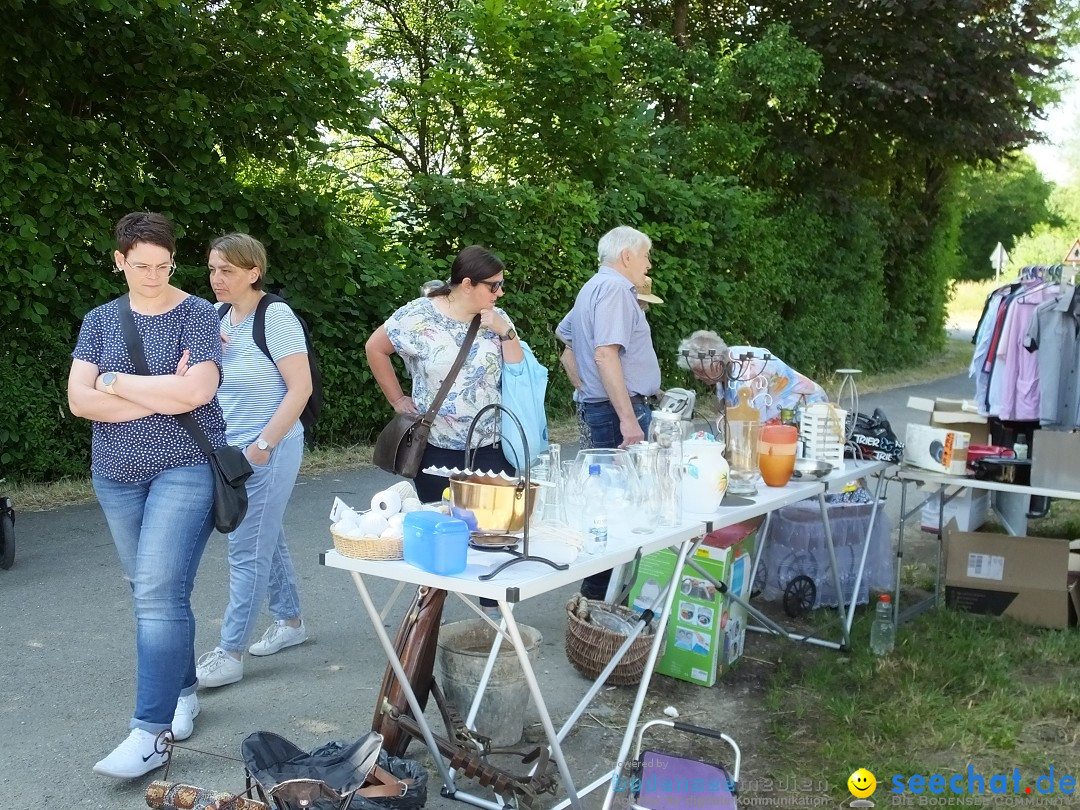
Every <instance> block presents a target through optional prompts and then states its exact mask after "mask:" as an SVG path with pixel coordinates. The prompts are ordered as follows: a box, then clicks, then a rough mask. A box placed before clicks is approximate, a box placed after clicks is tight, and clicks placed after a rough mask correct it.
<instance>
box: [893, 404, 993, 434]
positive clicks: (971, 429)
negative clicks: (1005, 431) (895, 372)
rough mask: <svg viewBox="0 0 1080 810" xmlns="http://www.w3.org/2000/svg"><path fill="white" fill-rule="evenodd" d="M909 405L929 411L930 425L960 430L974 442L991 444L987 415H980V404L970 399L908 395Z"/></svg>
mask: <svg viewBox="0 0 1080 810" xmlns="http://www.w3.org/2000/svg"><path fill="white" fill-rule="evenodd" d="M907 406H908V407H909V408H911V409H912V410H915V411H924V412H926V413H929V414H930V420H929V424H930V427H936V428H941V429H942V430H960V431H963V432H964V433H967V434H968V435H969V436H971V443H972V444H991V442H990V428H989V426H988V425H987V421H986V417H985V416H980V415H979V408H978V406H977V405H976V404H975V403H974V402H972V401H971V400H970V399H945V398H944V397H937V398H936V399H927V398H926V397H908V401H907Z"/></svg>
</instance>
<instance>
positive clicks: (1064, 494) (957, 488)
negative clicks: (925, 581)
mask: <svg viewBox="0 0 1080 810" xmlns="http://www.w3.org/2000/svg"><path fill="white" fill-rule="evenodd" d="M893 477H895V478H896V479H897V480H898V481H899V482H900V523H899V529H898V536H897V542H896V589H895V593H894V595H893V615H894V617H895V620H896V623H897V624H899V623H900V622H905V621H907V620H908V619H911V618H914V617H915V616H917V615H919V614H920V613H922V612H923V611H925V610H927V609H929V608H931V607H936V606H937V604H938V598H939V594H940V593H941V575H942V573H943V571H942V568H943V565H942V556H943V552H944V549H943V540H944V531H945V529H944V526H942V523H944V520H945V505H946V504H947V503H948V502H949V501H951V500H952V499H953V498H955V497H956V496H957V495H959V494H961V493H962V492H963V491H964V490H966V489H974V490H983V491H988V492H990V493H991V494H992V495H994V496H995V499H994V500H993V508H994V512H995V513H997V515H998V517H1000V518H1001V522H1002V524H1003V525H1004V526H1005V531H1006V533H1007V534H1010V535H1012V536H1013V537H1021V536H1023V535H1024V534H1026V532H1027V519H1026V516H1025V513H1026V511H1027V504H1028V501H1029V500H1030V498H1029V496H1032V495H1042V496H1044V497H1047V498H1063V499H1066V500H1073V501H1076V500H1080V492H1077V491H1075V490H1067V489H1049V488H1047V487H1032V486H1027V485H1021V484H1002V483H1000V482H998V481H981V480H979V479H976V478H967V477H965V476H961V475H945V474H944V473H936V472H931V471H930V470H924V469H921V468H918V467H907V466H903V467H898V468H897V469H896V471H895V474H894V476H893ZM909 483H914V484H916V485H917V486H919V487H920V488H927V489H931V490H933V491H940V492H941V498H940V499H939V502H938V528H937V534H936V536H937V554H936V561H935V567H934V593H933V594H931V595H930V596H928V597H926V598H925V599H922V600H920V601H918V602H916V603H915V604H913V605H911V606H910V607H908V608H906V609H904V610H903V611H901V609H900V574H901V570H902V568H903V562H904V527H905V526H906V524H907V520H908V519H909V518H910V517H911V516H912V515H913V514H915V512H917V511H919V510H920V509H921V508H922V505H923V502H924V501H925V498H924V499H923V500H921V501H919V503H918V504H917V505H916V506H915V507H913V508H912V509H908V507H907V485H908V484H909ZM996 496H1001V499H1000V500H999V499H998V498H997V497H996Z"/></svg>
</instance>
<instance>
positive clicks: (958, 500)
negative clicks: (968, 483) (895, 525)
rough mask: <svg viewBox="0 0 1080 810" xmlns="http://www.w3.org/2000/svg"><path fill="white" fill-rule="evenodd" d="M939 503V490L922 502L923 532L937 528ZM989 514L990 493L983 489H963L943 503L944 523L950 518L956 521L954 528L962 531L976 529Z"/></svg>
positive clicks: (947, 522)
mask: <svg viewBox="0 0 1080 810" xmlns="http://www.w3.org/2000/svg"><path fill="white" fill-rule="evenodd" d="M940 503H941V492H940V491H938V492H935V493H934V494H933V495H931V496H930V497H929V498H927V499H926V501H925V502H924V503H923V507H922V521H921V522H922V530H923V531H924V532H936V531H937V530H938V512H939V504H940ZM989 516H990V493H989V492H987V491H986V490H985V489H981V490H978V489H965V490H964V491H963V492H961V493H960V494H959V495H957V496H956V497H955V498H953V499H952V500H951V501H949V502H948V503H947V504H945V525H946V526H948V525H949V521H950V520H955V521H956V528H958V529H959V530H960V531H962V532H973V531H976V530H977V529H978V528H979V527H980V526H982V525H983V524H984V523H986V519H987V518H988V517H989Z"/></svg>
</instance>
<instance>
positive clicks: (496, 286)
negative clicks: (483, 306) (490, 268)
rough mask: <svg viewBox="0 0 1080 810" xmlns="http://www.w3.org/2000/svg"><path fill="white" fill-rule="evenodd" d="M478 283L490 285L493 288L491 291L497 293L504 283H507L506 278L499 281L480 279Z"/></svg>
mask: <svg viewBox="0 0 1080 810" xmlns="http://www.w3.org/2000/svg"><path fill="white" fill-rule="evenodd" d="M476 283H477V284H487V285H488V287H490V288H491V291H492V292H493V293H497V292H498V291H499V290H501V289H502V288H503V284H504V283H505V279H500V280H499V281H478V282H476Z"/></svg>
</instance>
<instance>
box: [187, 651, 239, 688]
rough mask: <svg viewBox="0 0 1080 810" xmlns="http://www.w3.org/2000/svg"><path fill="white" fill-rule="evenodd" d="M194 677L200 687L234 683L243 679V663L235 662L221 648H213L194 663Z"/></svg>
mask: <svg viewBox="0 0 1080 810" xmlns="http://www.w3.org/2000/svg"><path fill="white" fill-rule="evenodd" d="M195 676H196V677H197V678H198V679H199V686H200V687H213V686H225V685H226V684H230V683H236V682H237V681H238V680H240V679H241V678H243V677H244V662H243V661H238V660H236V659H235V658H233V657H232V656H231V655H229V654H228V653H227V652H225V651H224V650H223V649H221V647H215V648H214V649H213V650H212V651H211V652H208V653H206V654H205V655H203V656H202V657H201V658H199V660H198V662H196V664H195Z"/></svg>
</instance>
